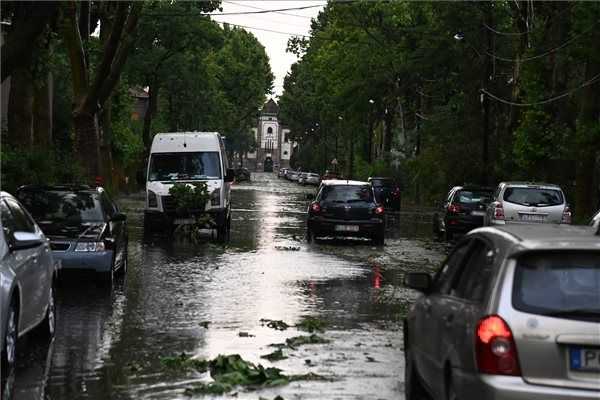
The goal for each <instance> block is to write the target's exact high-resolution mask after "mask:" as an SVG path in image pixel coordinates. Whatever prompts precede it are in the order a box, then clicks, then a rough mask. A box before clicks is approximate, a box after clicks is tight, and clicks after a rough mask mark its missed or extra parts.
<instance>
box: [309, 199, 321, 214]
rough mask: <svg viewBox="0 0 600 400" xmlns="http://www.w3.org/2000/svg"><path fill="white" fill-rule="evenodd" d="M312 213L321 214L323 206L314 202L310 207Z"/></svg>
mask: <svg viewBox="0 0 600 400" xmlns="http://www.w3.org/2000/svg"><path fill="white" fill-rule="evenodd" d="M310 211H312V212H314V213H320V212H321V205H320V204H319V203H317V202H314V203H312V204H311V205H310Z"/></svg>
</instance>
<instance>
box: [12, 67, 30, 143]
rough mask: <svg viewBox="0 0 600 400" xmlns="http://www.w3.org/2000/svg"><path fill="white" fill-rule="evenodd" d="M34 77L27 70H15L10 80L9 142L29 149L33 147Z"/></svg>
mask: <svg viewBox="0 0 600 400" xmlns="http://www.w3.org/2000/svg"><path fill="white" fill-rule="evenodd" d="M33 96H34V88H33V77H32V76H31V73H30V72H29V71H28V70H27V69H23V68H19V69H17V70H15V71H14V72H13V74H12V76H11V79H10V95H9V98H8V135H7V142H8V143H10V144H11V145H12V146H14V147H19V148H21V149H24V148H25V149H29V148H31V147H32V145H33Z"/></svg>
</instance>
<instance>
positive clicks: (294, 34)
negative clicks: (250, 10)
mask: <svg viewBox="0 0 600 400" xmlns="http://www.w3.org/2000/svg"><path fill="white" fill-rule="evenodd" d="M215 22H218V23H220V24H227V25H230V26H235V27H237V28H244V29H253V30H257V31H265V32H271V33H278V34H280V35H287V36H301V37H306V38H307V37H310V36H309V35H305V34H303V33H294V32H284V31H277V30H274V29H267V28H257V27H254V26H247V25H239V24H232V23H230V22H225V21H215Z"/></svg>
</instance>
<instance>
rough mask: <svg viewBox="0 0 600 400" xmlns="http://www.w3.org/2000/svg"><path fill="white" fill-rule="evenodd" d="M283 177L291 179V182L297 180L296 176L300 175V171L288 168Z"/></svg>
mask: <svg viewBox="0 0 600 400" xmlns="http://www.w3.org/2000/svg"><path fill="white" fill-rule="evenodd" d="M285 177H286V178H287V179H288V180H289V181H292V182H298V178H299V177H300V172H298V171H294V170H293V169H292V170H289V171H288V172H287V174H285Z"/></svg>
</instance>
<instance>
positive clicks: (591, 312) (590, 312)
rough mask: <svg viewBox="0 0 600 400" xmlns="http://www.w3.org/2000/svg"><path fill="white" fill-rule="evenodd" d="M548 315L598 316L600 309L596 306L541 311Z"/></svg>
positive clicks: (599, 315)
mask: <svg viewBox="0 0 600 400" xmlns="http://www.w3.org/2000/svg"><path fill="white" fill-rule="evenodd" d="M542 314H543V315H545V316H548V317H569V316H573V317H600V309H596V308H571V309H567V310H555V311H548V312H544V313H542Z"/></svg>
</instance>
